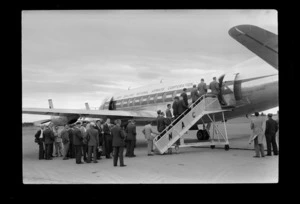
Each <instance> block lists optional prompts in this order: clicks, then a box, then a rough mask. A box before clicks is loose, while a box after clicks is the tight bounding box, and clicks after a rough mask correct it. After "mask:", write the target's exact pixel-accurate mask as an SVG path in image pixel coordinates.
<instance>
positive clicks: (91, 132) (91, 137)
mask: <svg viewBox="0 0 300 204" xmlns="http://www.w3.org/2000/svg"><path fill="white" fill-rule="evenodd" d="M95 126H96V124H95V123H91V124H90V129H88V130H87V135H86V139H87V145H88V159H87V163H91V158H92V152H93V162H94V163H98V162H97V147H98V146H99V134H98V130H97V129H95Z"/></svg>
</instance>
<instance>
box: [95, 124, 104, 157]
mask: <svg viewBox="0 0 300 204" xmlns="http://www.w3.org/2000/svg"><path fill="white" fill-rule="evenodd" d="M102 123H103V121H102V120H101V119H100V120H97V121H96V126H95V129H96V130H97V131H98V140H99V146H101V147H102V150H103V149H104V146H105V145H104V139H103V133H104V132H103V129H102V126H103V124H102ZM101 154H102V152H99V151H97V159H98V160H100V159H101Z"/></svg>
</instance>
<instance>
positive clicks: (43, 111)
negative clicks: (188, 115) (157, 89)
mask: <svg viewBox="0 0 300 204" xmlns="http://www.w3.org/2000/svg"><path fill="white" fill-rule="evenodd" d="M22 113H24V114H35V115H52V116H68V115H78V116H79V117H90V118H98V117H103V116H108V117H113V118H116V117H119V118H128V117H129V118H131V117H132V118H156V115H157V113H156V112H155V111H143V110H140V111H121V110H80V109H48V108H23V110H22Z"/></svg>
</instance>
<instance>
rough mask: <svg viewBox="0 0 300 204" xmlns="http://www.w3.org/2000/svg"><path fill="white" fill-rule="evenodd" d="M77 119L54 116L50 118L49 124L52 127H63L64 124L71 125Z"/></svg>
mask: <svg viewBox="0 0 300 204" xmlns="http://www.w3.org/2000/svg"><path fill="white" fill-rule="evenodd" d="M78 118H79V115H77V114H75V115H68V116H54V117H52V118H51V122H52V123H53V124H54V125H58V126H63V125H65V124H73V123H75V122H76V121H77V120H78Z"/></svg>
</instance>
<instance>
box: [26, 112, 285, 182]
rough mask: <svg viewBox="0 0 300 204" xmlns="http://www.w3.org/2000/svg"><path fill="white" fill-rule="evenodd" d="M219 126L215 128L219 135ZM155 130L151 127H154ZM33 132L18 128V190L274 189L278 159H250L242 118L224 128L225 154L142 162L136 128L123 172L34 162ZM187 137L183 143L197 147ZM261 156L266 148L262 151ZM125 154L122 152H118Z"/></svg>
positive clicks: (207, 151) (185, 154) (187, 151)
mask: <svg viewBox="0 0 300 204" xmlns="http://www.w3.org/2000/svg"><path fill="white" fill-rule="evenodd" d="M221 126H222V125H221V124H219V127H220V130H221V131H222V127H221ZM154 128H156V127H154ZM37 130H38V128H37V127H23V137H22V138H23V142H22V145H23V183H24V184H165V183H168V184H181V183H200V184H202V183H277V182H278V169H279V167H278V160H279V157H280V156H271V157H267V156H266V157H264V158H253V156H254V150H253V144H252V145H249V144H248V139H249V136H250V134H251V130H250V124H249V121H248V119H247V118H237V119H233V120H229V121H228V122H227V131H228V138H229V146H230V149H229V150H228V151H225V150H224V146H216V148H215V149H211V148H210V147H209V146H208V147H186V148H180V150H179V153H178V154H175V153H173V154H171V155H154V156H152V157H149V156H147V143H146V140H145V138H144V135H143V134H142V133H141V131H142V127H137V147H136V148H135V154H136V155H137V157H134V158H128V157H124V161H125V164H126V165H127V166H126V167H123V168H121V167H119V166H117V167H114V166H113V161H112V159H106V158H104V157H102V159H101V160H98V163H96V164H94V163H90V164H86V163H85V164H82V165H77V164H75V159H69V160H62V157H54V159H53V160H38V145H37V144H36V143H34V134H35V133H36V131H37ZM195 138H196V131H189V134H188V135H187V136H185V142H186V143H188V142H195V141H197V139H195ZM265 150H266V146H265ZM124 154H125V152H124Z"/></svg>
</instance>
